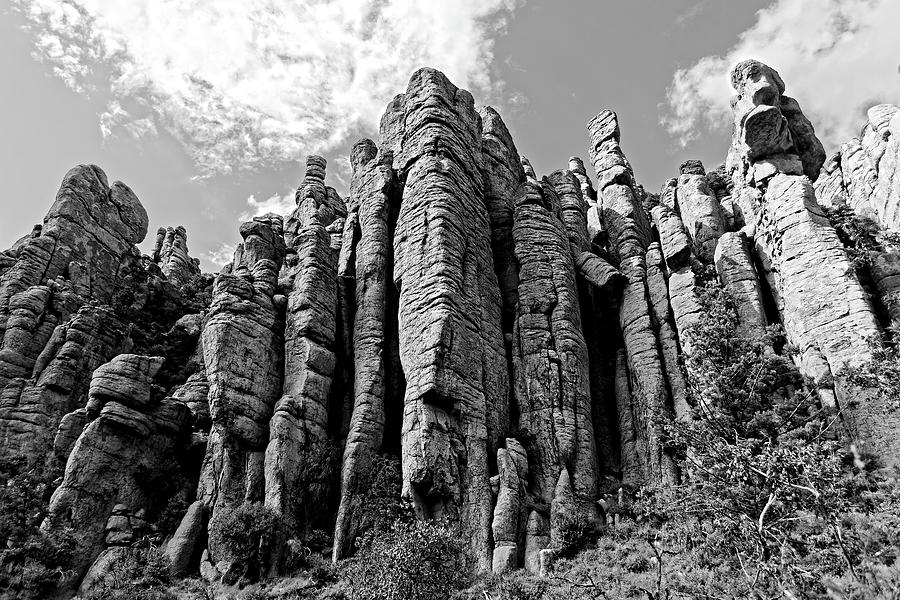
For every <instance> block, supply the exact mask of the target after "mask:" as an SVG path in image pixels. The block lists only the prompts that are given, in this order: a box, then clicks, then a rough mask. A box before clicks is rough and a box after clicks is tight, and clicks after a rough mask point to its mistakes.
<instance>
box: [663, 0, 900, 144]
mask: <svg viewBox="0 0 900 600" xmlns="http://www.w3.org/2000/svg"><path fill="white" fill-rule="evenodd" d="M898 23H900V2H897V1H896V0H777V1H776V2H773V3H772V4H771V5H770V6H769V7H768V8H765V9H763V10H760V11H759V12H758V13H757V20H756V23H755V24H754V25H753V26H752V27H751V28H750V29H748V30H747V31H745V32H744V33H742V34H741V35H740V37H739V38H738V41H737V43H736V44H735V46H734V47H732V48H731V49H730V50H729V51H728V52H727V53H726V54H725V55H723V56H707V57H704V58H702V59H700V60H699V61H697V63H695V64H694V65H693V66H691V67H689V68H686V69H679V70H678V71H677V72H676V73H675V75H674V77H673V78H672V83H671V85H670V87H669V89H668V92H667V106H666V107H665V108H664V114H663V116H662V119H661V121H662V124H663V125H664V126H665V127H666V128H667V129H668V130H669V132H670V133H671V134H672V135H673V136H674V137H675V138H676V139H677V140H678V141H679V142H680V143H681V144H682V145H684V144H687V143H688V142H690V141H691V140H692V139H694V138H696V137H698V136H699V135H700V134H701V133H702V132H703V131H708V130H727V129H728V128H729V127H730V123H731V111H730V106H729V99H730V98H731V96H732V94H733V91H732V90H731V84H730V82H729V71H730V69H731V67H732V66H733V65H734V64H735V63H737V62H738V61H740V60H743V59H745V58H757V59H759V60H761V61H763V62H765V63H767V64H769V65H770V66H772V67H774V68H775V69H776V70H777V71H778V72H779V73H780V74H781V76H782V78H783V79H784V80H785V83H786V85H787V92H786V93H787V94H788V95H790V96H792V97H794V98H797V100H798V101H799V102H800V105H801V106H802V107H803V110H804V112H805V113H806V114H807V116H809V118H810V119H811V120H812V122H813V125H814V126H815V128H816V133H817V134H818V135H819V137H820V138H822V141H823V142H825V144H826V146H828V147H830V148H831V149H834V148H835V147H836V146H837V144H839V143H841V142H842V141H845V140H846V139H847V138H849V137H851V136H853V135H856V134H858V132H859V128H860V127H861V126H862V124H863V123H864V122H865V110H866V109H867V108H868V107H869V106H871V105H873V104H877V103H880V102H892V103H897V102H900V76H898V65H900V42H898V41H897V40H898V38H897V24H898Z"/></svg>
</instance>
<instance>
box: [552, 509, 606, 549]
mask: <svg viewBox="0 0 900 600" xmlns="http://www.w3.org/2000/svg"><path fill="white" fill-rule="evenodd" d="M558 526H559V540H558V542H557V543H558V544H559V547H558V548H556V556H557V557H559V558H570V557H572V556H575V555H576V554H578V553H579V552H581V551H582V550H584V549H585V548H587V546H588V545H589V544H590V543H591V542H593V541H594V540H595V539H596V538H597V530H596V527H594V524H593V523H591V522H590V521H588V520H587V519H586V518H585V517H584V516H582V515H580V514H579V515H568V514H567V515H565V516H564V517H561V519H560V523H559V525H558Z"/></svg>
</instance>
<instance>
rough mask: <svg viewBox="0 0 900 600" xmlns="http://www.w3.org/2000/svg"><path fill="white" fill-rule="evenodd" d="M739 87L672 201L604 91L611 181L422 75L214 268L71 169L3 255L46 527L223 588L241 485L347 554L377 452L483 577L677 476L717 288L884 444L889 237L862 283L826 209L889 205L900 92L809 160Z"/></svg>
mask: <svg viewBox="0 0 900 600" xmlns="http://www.w3.org/2000/svg"><path fill="white" fill-rule="evenodd" d="M732 83H733V85H734V88H735V91H736V93H737V95H736V97H735V98H734V100H733V102H732V106H733V110H734V130H733V137H732V144H731V148H730V150H729V153H728V157H727V162H726V164H725V165H724V166H722V167H718V168H716V169H712V170H709V171H707V170H706V169H705V168H704V167H703V165H702V164H701V163H700V162H699V161H694V160H689V161H686V162H684V163H683V164H682V165H681V167H680V169H679V172H678V174H677V177H674V178H672V179H670V180H668V181H667V182H666V183H665V185H664V186H663V188H662V190H661V192H660V194H659V195H658V196H657V195H656V194H648V193H646V192H645V191H644V188H643V187H641V186H640V185H639V184H638V182H637V180H636V176H635V173H634V171H633V169H632V167H631V165H630V163H629V162H628V160H627V159H626V157H625V155H624V153H623V151H622V148H621V146H620V137H621V132H620V129H619V121H618V118H617V116H616V114H615V113H614V112H613V111H610V110H604V111H602V112H600V113H599V114H597V115H596V116H595V117H594V118H593V119H591V121H590V122H589V124H588V136H589V140H590V147H589V152H590V159H591V162H592V164H593V167H594V171H595V175H596V183H595V182H594V181H592V176H591V175H589V174H588V173H587V171H586V169H585V166H584V163H583V162H582V160H581V159H579V158H577V157H572V158H570V159H568V161H567V162H566V163H565V164H566V166H567V168H565V169H559V170H556V171H554V172H552V173H550V174H549V175H548V176H546V177H538V175H537V174H536V172H535V170H534V167H533V166H532V165H531V163H530V162H529V161H528V160H527V159H526V158H524V157H521V156H520V155H519V153H518V150H517V148H516V145H515V143H514V141H513V139H512V136H511V135H510V132H509V130H508V128H507V127H506V125H505V124H504V122H503V119H502V118H501V116H500V114H499V113H498V112H497V111H496V110H494V109H493V108H490V107H482V108H479V109H476V106H475V102H474V99H473V97H472V96H471V94H469V93H468V92H467V91H465V90H462V89H459V88H457V87H456V86H455V85H453V84H452V83H451V82H450V81H449V80H448V79H447V78H446V77H445V76H444V75H443V74H441V73H440V72H438V71H435V70H433V69H421V70H419V71H417V72H416V73H415V74H413V76H412V78H411V79H410V82H409V85H408V87H407V89H406V91H405V92H404V93H402V94H400V95H398V96H396V97H395V98H394V99H393V100H392V101H391V102H390V103H389V104H388V106H387V109H386V111H385V113H384V116H383V118H382V120H381V127H380V140H379V141H377V142H376V141H372V140H368V139H364V140H361V141H359V142H358V143H357V144H356V145H355V146H354V147H353V149H352V152H351V153H350V168H351V172H352V174H351V179H350V186H349V193H348V195H347V198H346V199H344V198H342V197H341V195H340V194H339V193H338V192H337V191H336V190H335V189H334V188H332V187H330V186H328V185H327V184H326V163H325V160H324V159H323V158H322V157H319V156H310V157H308V159H307V161H306V171H305V173H304V176H303V179H302V180H301V182H300V184H299V186H298V189H297V191H296V195H295V199H296V208H295V209H294V210H293V211H292V213H291V214H290V215H286V216H281V215H274V214H268V215H263V216H259V217H256V218H254V219H253V220H251V221H249V222H247V223H244V224H242V225H241V226H240V228H239V234H240V236H241V239H242V242H241V243H240V244H239V245H238V246H237V248H236V250H235V255H234V259H233V261H232V262H231V264H229V265H227V266H226V267H225V268H224V269H223V270H222V271H221V272H220V273H218V274H216V275H215V276H211V275H206V274H203V273H201V272H200V269H199V264H198V261H197V260H195V259H192V258H191V257H190V255H189V253H188V249H187V233H186V232H185V230H184V228H182V227H169V228H160V229H159V230H158V233H157V237H156V243H155V245H154V246H153V250H152V253H151V255H150V256H144V257H142V256H141V255H140V253H139V252H138V250H137V249H136V247H135V244H137V243H140V242H141V241H142V240H143V238H144V236H145V234H146V232H147V227H148V218H147V215H146V213H145V212H144V210H143V208H142V207H141V205H140V202H138V200H137V198H136V197H135V196H134V194H133V193H132V192H131V191H130V190H129V189H128V188H127V187H126V186H125V185H124V184H121V183H114V184H113V185H112V186H109V185H108V183H107V180H106V176H105V175H104V174H103V172H102V171H100V169H98V168H97V167H94V166H80V167H76V168H75V169H73V170H72V171H70V172H69V173H68V174H67V175H66V177H65V179H64V181H63V185H62V187H61V189H60V192H59V195H58V197H57V200H56V203H55V204H54V205H53V207H52V208H51V210H50V212H49V214H48V215H47V217H46V218H45V220H44V223H43V225H41V226H37V227H35V229H34V230H33V231H32V232H31V234H30V235H28V236H26V237H24V238H22V239H21V240H19V241H17V242H16V243H15V244H14V245H13V247H12V248H10V249H8V250H6V251H5V252H2V253H0V436H2V442H3V444H2V450H0V451H2V452H6V453H28V454H29V456H32V455H33V456H34V459H35V460H39V459H42V458H44V457H47V456H50V457H51V458H52V459H54V460H55V461H57V463H58V464H60V465H63V464H64V465H65V475H64V477H63V479H62V481H61V483H60V485H59V487H58V489H56V492H55V493H54V495H53V499H52V501H51V504H50V507H49V516H48V518H47V520H46V522H45V525H44V526H45V527H46V528H54V527H62V526H64V525H71V526H74V527H75V528H76V529H77V531H78V532H79V536H78V546H79V551H80V554H79V556H80V557H81V560H80V563H79V564H78V576H79V577H81V576H82V575H84V573H88V575H87V577H85V579H84V582H83V585H82V591H87V590H89V589H90V588H91V586H93V585H94V584H95V583H96V581H98V578H99V577H101V575H102V573H103V572H104V570H108V569H109V568H110V567H109V565H111V564H112V563H113V561H114V559H115V557H116V556H118V555H120V554H121V553H122V552H123V548H124V547H125V546H126V545H128V544H131V543H134V542H135V541H136V540H138V539H139V538H141V537H142V536H145V535H150V536H157V537H158V538H159V540H158V541H159V542H160V543H161V544H163V549H164V554H165V556H166V557H167V558H168V560H169V562H170V569H171V572H172V573H173V574H175V575H178V576H181V575H186V574H195V573H198V572H200V573H202V574H203V576H204V577H207V578H210V579H218V578H221V579H223V580H224V581H225V582H226V583H228V584H231V583H235V582H236V581H238V580H239V579H240V578H241V577H243V576H246V575H248V574H249V570H248V569H249V568H250V567H249V566H248V565H247V564H246V560H245V558H244V557H243V556H241V555H240V554H239V553H236V551H235V549H234V548H233V547H231V546H230V545H229V544H228V543H226V541H225V540H226V538H227V533H228V532H227V531H226V529H227V527H230V526H233V520H230V519H231V516H233V515H234V514H235V512H234V511H237V510H239V509H244V508H246V507H247V505H250V504H252V505H255V506H256V508H255V509H254V510H265V511H266V512H267V514H269V515H272V516H273V517H274V522H275V523H276V525H275V530H274V531H272V532H271V536H270V537H268V538H266V541H265V543H264V544H263V545H262V546H263V547H261V548H259V550H260V556H259V562H260V564H259V565H254V568H256V567H259V568H261V569H264V570H265V571H266V572H267V573H272V574H274V573H278V572H279V571H280V570H281V569H283V568H285V565H287V564H288V563H289V559H290V558H291V556H290V553H291V551H292V550H291V549H292V548H296V547H298V544H299V546H301V547H302V546H303V544H304V543H305V540H307V539H309V538H310V537H312V536H314V535H315V532H318V531H325V532H327V534H328V535H333V543H332V547H331V549H330V551H329V550H325V551H324V554H325V555H326V556H327V555H328V554H329V552H330V558H331V559H333V560H335V561H339V560H341V559H344V558H346V557H348V556H351V555H352V554H353V553H354V551H355V550H356V547H357V546H356V541H357V540H358V539H359V538H360V537H361V536H362V535H363V534H365V533H366V532H367V531H369V530H370V529H371V528H372V527H373V524H374V523H375V520H376V518H377V516H378V515H377V514H376V513H375V511H376V508H375V506H374V505H375V504H376V502H375V501H374V500H373V496H372V494H376V493H382V492H383V489H381V488H383V487H384V486H383V482H381V481H378V477H379V470H378V465H381V464H384V462H385V461H386V460H387V461H394V462H398V463H399V464H400V465H401V467H402V469H401V470H402V489H401V491H400V492H399V494H398V496H399V497H397V498H392V501H394V502H397V503H398V504H400V503H401V501H402V503H403V505H405V506H408V507H410V508H411V509H412V512H413V513H414V514H415V515H416V516H417V517H418V518H420V519H430V520H434V521H436V522H439V523H441V524H443V525H446V526H448V527H451V528H453V529H454V530H455V531H456V532H458V534H459V536H460V539H462V540H463V541H464V545H465V552H466V554H467V555H468V558H469V559H471V564H472V565H473V568H474V569H475V570H477V571H480V572H486V571H494V572H503V571H507V570H510V569H517V568H525V569H528V570H530V571H532V572H534V573H536V574H539V573H542V572H544V573H546V572H547V571H548V570H549V569H550V568H551V566H552V561H553V559H554V557H556V556H559V553H560V552H563V551H565V550H566V544H567V543H569V542H568V540H569V537H570V533H571V528H572V527H576V528H579V529H593V530H594V531H601V530H602V529H603V527H605V524H606V523H607V522H615V519H614V518H613V517H611V516H610V515H604V514H603V510H604V507H606V506H607V505H606V504H604V502H605V500H604V499H605V498H607V497H609V495H610V494H613V495H614V496H616V497H623V495H624V494H625V491H624V490H625V489H626V488H630V487H632V486H642V485H652V486H662V487H665V486H670V485H676V484H678V483H679V482H680V481H681V479H682V477H683V475H684V474H683V473H680V472H679V469H678V463H677V462H676V457H675V456H673V455H672V449H671V447H670V444H669V440H668V439H667V438H666V428H665V426H664V425H665V424H666V423H667V422H673V421H675V420H676V419H677V420H681V421H686V420H690V419H691V418H692V417H693V416H694V412H695V410H697V409H698V407H695V406H694V403H695V399H694V398H693V397H692V389H693V387H692V383H696V380H695V379H693V380H692V377H694V376H695V374H692V373H691V372H686V371H685V370H684V369H683V365H682V363H683V361H684V359H685V357H688V358H689V357H691V356H695V355H692V352H695V351H696V348H697V347H698V343H697V339H698V338H697V337H696V336H693V333H692V332H693V330H694V327H695V326H696V324H697V323H698V321H699V319H700V317H701V316H702V314H703V313H702V311H703V303H702V298H703V294H704V291H705V290H704V288H705V286H707V285H721V287H722V289H724V291H725V292H726V293H727V295H728V296H730V297H731V298H732V300H733V301H734V303H735V307H736V309H737V315H738V319H739V334H740V335H741V336H744V337H746V338H747V339H749V340H761V339H765V338H766V328H767V327H768V326H770V325H783V327H784V330H785V334H786V337H787V342H788V343H789V344H791V345H792V346H794V347H796V348H798V349H799V356H798V358H797V362H798V364H799V366H800V368H801V370H802V371H803V373H804V374H805V375H808V376H809V377H810V378H811V379H813V380H814V381H815V382H816V383H817V384H818V388H819V389H818V394H819V401H820V403H821V404H822V405H824V406H833V407H838V408H841V409H843V416H844V417H845V419H846V422H847V425H848V429H849V431H850V432H851V435H852V436H853V437H854V440H855V441H856V442H857V443H859V444H860V445H861V446H863V447H865V448H867V449H870V450H872V451H874V452H877V453H880V454H881V455H882V456H883V457H884V458H885V460H886V461H890V460H892V459H896V458H898V457H900V446H898V441H897V440H898V439H900V437H898V436H897V435H896V432H897V431H898V429H900V422H898V421H897V418H896V417H895V416H893V415H892V414H891V413H889V411H888V410H887V407H885V406H882V405H880V404H879V402H880V401H879V399H878V398H877V397H876V396H875V395H874V394H872V390H868V389H860V388H857V387H854V386H853V385H851V383H850V381H849V380H848V379H847V378H846V377H844V376H843V370H844V368H845V367H848V366H855V365H859V364H860V363H862V362H863V361H865V360H867V359H868V358H870V357H872V356H873V353H872V350H871V347H870V345H869V344H870V341H871V340H876V341H877V340H879V339H880V338H881V336H882V334H883V333H884V331H883V329H884V326H885V325H886V324H890V323H893V324H895V325H897V324H900V287H898V286H900V258H898V256H900V255H898V254H897V253H896V252H895V251H894V250H893V249H892V248H890V247H887V246H886V247H884V248H882V249H881V250H879V253H878V254H876V255H874V258H873V259H872V261H871V264H870V265H869V267H868V268H869V270H868V271H867V273H868V278H869V279H867V280H866V281H864V282H861V281H860V279H859V278H858V277H857V275H856V273H855V271H854V269H853V267H852V266H851V262H850V260H849V259H848V256H847V253H846V252H845V249H844V246H843V244H842V242H841V239H840V238H839V236H838V233H837V232H836V230H835V228H834V227H833V226H832V225H831V223H830V221H829V219H828V216H827V214H826V212H825V211H826V208H827V209H829V210H836V209H837V208H839V207H844V208H847V209H850V210H853V211H856V212H857V213H859V214H861V215H868V216H871V217H873V218H874V219H875V220H876V221H878V222H879V223H880V224H881V225H882V226H885V227H888V228H892V227H897V226H898V224H897V223H895V219H896V218H900V217H898V214H900V213H898V210H900V209H897V205H898V204H900V199H898V198H897V190H898V189H900V187H898V186H900V184H898V179H897V172H898V169H897V168H896V167H897V165H896V162H897V157H898V156H900V151H898V147H897V146H896V144H897V143H898V140H900V136H898V131H897V127H896V125H897V123H898V122H900V121H898V118H900V117H898V115H900V111H898V110H897V109H896V107H890V106H886V105H885V106H879V107H875V108H873V109H872V110H871V111H870V112H869V123H868V124H867V125H866V126H865V128H864V130H863V134H862V136H861V137H860V138H859V139H856V140H853V141H852V142H850V143H848V144H846V145H845V146H844V147H843V148H842V150H841V153H840V154H839V155H837V156H836V157H835V158H833V159H832V160H830V161H829V162H828V163H825V165H824V168H823V163H824V160H825V156H824V151H823V149H822V145H821V143H819V141H818V139H817V138H816V136H815V132H814V130H813V127H812V125H811V124H810V122H809V121H808V120H807V119H806V117H804V115H803V113H802V112H801V110H800V107H799V104H798V103H797V101H796V100H793V99H791V98H789V97H787V96H785V95H784V91H785V85H784V82H783V81H782V80H781V78H780V77H779V76H778V74H777V73H776V72H775V71H774V70H772V69H771V68H769V67H767V66H765V65H763V64H761V63H758V62H756V61H746V62H743V63H740V64H739V65H737V66H736V67H735V69H734V71H733V73H732ZM820 169H821V176H820V175H819V172H820ZM817 178H818V179H817ZM814 181H815V184H814V183H813V182H814ZM823 207H825V208H823ZM869 280H870V281H869ZM864 285H870V286H871V289H874V290H875V291H876V292H877V296H878V298H880V304H879V305H878V306H876V307H874V308H873V305H872V304H871V303H870V301H869V298H868V295H867V293H866V288H865V287H864ZM876 309H877V310H876ZM882 313H883V314H882ZM879 318H880V319H881V321H879ZM692 336H693V337H692ZM692 342H693V344H692ZM765 351H766V352H770V353H775V352H780V351H781V350H780V349H779V348H777V347H776V345H775V344H772V345H771V346H770V347H767V348H765ZM700 408H701V409H702V407H700ZM173 501H177V502H178V504H179V506H181V507H182V508H181V513H183V514H181V513H179V515H178V516H179V517H181V522H180V525H178V526H177V527H175V526H173V527H170V528H169V529H167V530H165V531H163V530H161V529H160V528H159V527H160V526H159V519H160V515H161V514H162V513H163V512H164V508H165V507H166V506H167V505H168V504H169V503H171V502H173ZM604 516H606V517H609V518H608V519H605V518H604ZM92 563H93V566H91V564H92ZM70 583H71V585H70V587H71V588H72V589H73V590H74V588H75V586H76V585H77V583H78V581H72V582H70Z"/></svg>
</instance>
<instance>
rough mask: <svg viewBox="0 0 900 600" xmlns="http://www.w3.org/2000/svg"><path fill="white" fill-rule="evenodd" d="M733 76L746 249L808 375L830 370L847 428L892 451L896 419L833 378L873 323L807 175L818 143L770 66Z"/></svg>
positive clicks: (871, 336)
mask: <svg viewBox="0 0 900 600" xmlns="http://www.w3.org/2000/svg"><path fill="white" fill-rule="evenodd" d="M732 84H733V86H734V89H735V91H736V92H737V96H736V97H735V99H734V100H733V101H732V106H733V108H734V116H735V129H734V139H733V141H732V148H731V151H730V153H729V167H730V168H731V171H732V179H733V181H734V185H735V190H736V193H738V194H740V195H742V196H743V197H745V198H753V201H752V203H749V204H748V207H749V209H750V211H752V213H753V217H754V218H753V220H752V221H748V222H750V223H752V225H753V230H754V233H755V237H754V244H755V251H756V253H757V254H758V256H759V258H760V264H761V266H762V270H763V274H764V275H765V277H766V279H767V280H768V283H769V286H770V287H771V290H772V292H773V296H774V301H775V305H776V306H777V309H778V311H779V313H780V315H781V319H782V322H783V324H784V328H785V331H786V333H787V337H788V341H789V342H791V343H792V344H794V345H795V346H796V347H797V348H798V349H799V351H800V354H801V360H800V364H801V369H803V370H804V371H805V372H806V374H807V375H809V376H810V377H812V378H813V379H815V380H817V381H827V380H829V379H831V377H834V378H835V379H834V381H835V385H836V389H835V392H836V393H837V401H838V402H839V404H846V405H847V406H842V408H844V411H843V414H844V416H845V419H846V421H847V424H848V427H849V429H850V431H851V433H852V435H853V436H854V437H855V438H856V439H857V440H858V441H859V442H861V443H862V444H864V445H866V446H868V447H869V448H872V449H874V450H876V451H877V452H879V453H880V454H881V455H882V456H883V457H886V458H887V459H888V460H894V459H896V458H897V457H900V445H898V443H897V441H896V436H894V435H892V434H888V433H887V432H888V431H896V427H897V426H898V425H900V422H895V421H896V418H894V417H891V416H890V414H889V411H887V409H886V407H882V406H879V405H878V402H879V401H878V400H877V399H876V398H867V397H866V396H867V395H870V394H867V392H866V390H859V389H855V388H854V387H853V386H851V385H850V384H849V383H848V381H847V380H845V379H843V378H842V377H840V374H841V372H842V371H843V369H844V368H845V367H848V366H850V367H852V366H857V365H860V364H862V363H864V362H865V361H867V360H869V359H870V358H871V356H872V349H871V346H870V343H871V342H872V341H873V340H876V341H877V340H878V339H879V336H880V330H879V327H878V324H877V322H876V319H875V315H874V313H873V310H872V307H871V305H870V304H869V301H868V298H867V295H866V293H865V292H864V290H863V288H862V286H861V285H860V283H859V281H858V280H857V277H856V274H855V272H854V270H853V268H852V267H851V265H850V262H849V260H848V258H847V255H846V253H845V252H844V248H843V245H842V244H841V242H840V240H839V239H838V236H837V234H836V232H835V230H834V228H833V227H832V226H831V224H830V222H829V220H828V218H827V216H826V215H825V213H824V211H823V209H822V207H821V206H820V204H819V202H818V201H817V198H816V193H815V190H814V188H813V184H812V183H811V181H810V179H811V178H815V176H816V175H817V174H818V170H819V169H818V167H820V166H821V161H820V160H819V158H820V157H821V153H820V152H819V151H818V148H819V147H820V146H821V145H820V144H818V143H817V142H815V141H814V140H813V138H814V137H815V136H814V132H813V130H812V126H811V125H809V123H808V121H806V120H805V117H803V116H802V114H801V113H800V110H799V106H798V105H797V103H796V101H794V100H792V99H790V98H786V97H785V96H783V93H784V89H785V88H784V82H783V81H782V80H781V78H780V77H779V76H778V74H777V73H776V72H775V71H774V70H773V69H771V68H769V67H767V66H766V65H763V64H762V63H759V62H756V61H745V62H743V63H740V64H738V65H737V66H736V67H735V68H734V70H733V71H732ZM814 167H815V168H814ZM832 172H833V171H832ZM826 176H827V170H826ZM828 185H830V184H828V183H823V184H821V185H820V189H826V187H827V186H828ZM823 186H825V187H823ZM738 190H740V191H738ZM828 202H831V201H830V200H829V201H828ZM851 202H855V201H851ZM750 204H752V207H750ZM747 217H748V215H747V214H745V215H744V218H745V220H746V219H747ZM851 399H853V400H852V402H851Z"/></svg>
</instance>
